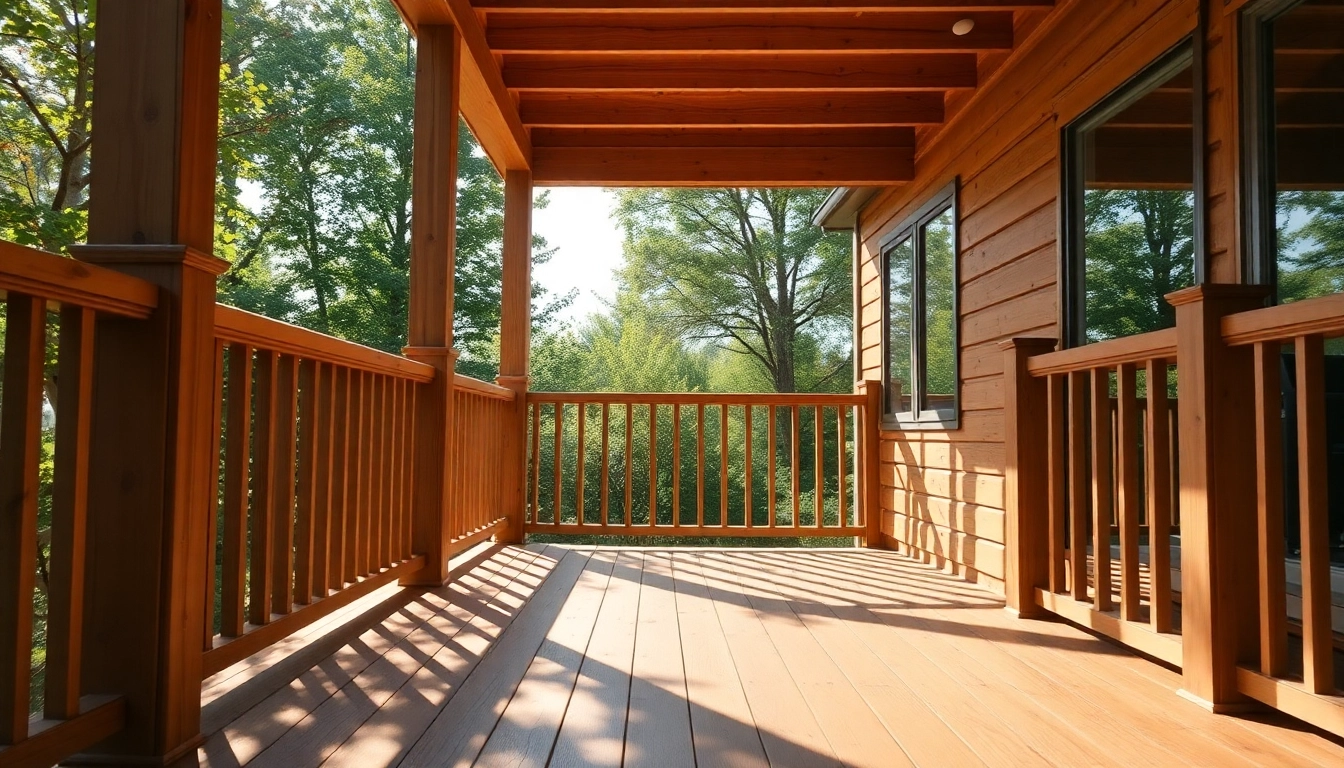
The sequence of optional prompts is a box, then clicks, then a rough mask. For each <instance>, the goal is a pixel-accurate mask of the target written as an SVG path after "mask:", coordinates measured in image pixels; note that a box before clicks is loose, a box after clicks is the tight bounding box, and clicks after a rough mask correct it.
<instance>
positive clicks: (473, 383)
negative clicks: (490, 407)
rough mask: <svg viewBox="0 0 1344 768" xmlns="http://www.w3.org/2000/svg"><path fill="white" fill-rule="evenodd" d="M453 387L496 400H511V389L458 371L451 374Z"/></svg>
mask: <svg viewBox="0 0 1344 768" xmlns="http://www.w3.org/2000/svg"><path fill="white" fill-rule="evenodd" d="M453 388H454V389H464V390H467V391H469V392H475V393H476V394H478V395H485V396H486V397H492V398H494V399H496V400H505V401H512V400H513V390H512V389H508V388H506V387H501V386H499V385H498V384H491V383H490V382H488V381H481V380H480V379H473V378H472V377H470V376H464V375H462V374H460V373H457V374H454V375H453Z"/></svg>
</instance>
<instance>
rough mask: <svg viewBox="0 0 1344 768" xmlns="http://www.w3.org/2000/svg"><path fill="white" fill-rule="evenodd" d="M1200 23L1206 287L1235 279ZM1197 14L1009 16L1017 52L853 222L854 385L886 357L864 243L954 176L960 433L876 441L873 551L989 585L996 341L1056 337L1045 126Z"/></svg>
mask: <svg viewBox="0 0 1344 768" xmlns="http://www.w3.org/2000/svg"><path fill="white" fill-rule="evenodd" d="M1212 16H1213V18H1212V19H1211V21H1210V24H1209V27H1210V32H1209V34H1208V41H1209V46H1208V50H1207V53H1206V62H1207V70H1208V77H1209V84H1208V86H1207V90H1208V93H1209V94H1210V98H1209V99H1208V104H1209V112H1210V119H1209V122H1210V131H1209V144H1210V152H1209V156H1208V158H1209V159H1208V162H1209V165H1210V173H1209V182H1208V183H1209V188H1208V189H1209V191H1208V200H1209V203H1210V205H1209V214H1210V215H1209V219H1210V221H1209V236H1208V239H1209V244H1210V245H1209V248H1208V249H1207V251H1208V253H1209V255H1210V259H1211V262H1210V264H1209V265H1208V266H1209V274H1210V275H1211V276H1213V277H1214V278H1215V279H1219V280H1235V279H1236V276H1237V273H1238V269H1237V263H1236V253H1237V252H1238V251H1237V247H1236V245H1235V240H1236V238H1235V230H1236V226H1237V223H1236V220H1235V210H1234V209H1235V204H1234V203H1233V202H1232V201H1234V200H1235V195H1234V194H1233V189H1232V188H1233V186H1234V184H1235V176H1236V170H1235V169H1236V158H1235V150H1234V149H1229V148H1235V147H1236V146H1237V142H1236V136H1235V135H1233V134H1234V132H1235V131H1236V125H1235V122H1236V121H1235V119H1233V117H1234V116H1235V114H1236V113H1235V103H1234V102H1235V96H1236V84H1235V83H1234V82H1231V79H1232V78H1233V77H1234V75H1235V70H1236V67H1235V63H1236V62H1235V57H1234V56H1233V55H1232V53H1231V52H1230V51H1231V49H1232V48H1233V47H1234V45H1233V44H1234V43H1235V40H1233V39H1231V37H1230V32H1231V30H1233V29H1234V26H1235V25H1234V24H1232V23H1231V22H1230V21H1229V20H1225V19H1224V17H1223V15H1222V12H1221V10H1215V11H1214V12H1213V14H1212ZM1197 18H1198V2H1197V0H1165V1H1164V0H1133V1H1132V2H1125V3H1104V4H1097V3H1092V2H1085V1H1081V0H1074V1H1073V2H1061V3H1059V5H1058V7H1056V9H1055V10H1054V11H1053V12H1051V13H1050V14H1049V15H1047V16H1045V17H1044V18H1040V17H1037V16H1028V17H1024V18H1022V19H1019V23H1018V29H1017V33H1018V35H1019V37H1018V48H1017V49H1016V50H1015V51H1014V52H1013V53H1012V54H1011V56H1009V57H1007V59H1006V60H1004V59H1002V58H1000V59H998V60H994V59H991V58H990V57H988V56H986V57H982V61H981V71H982V79H983V81H984V87H982V88H980V89H979V90H977V91H976V92H975V93H974V94H973V95H970V96H969V98H968V99H964V103H957V104H955V105H952V104H949V110H948V111H949V114H952V113H953V112H954V110H955V115H954V116H953V117H952V118H951V120H950V121H949V122H948V123H947V125H946V126H944V127H943V128H941V129H939V130H938V132H937V133H936V134H933V135H931V136H929V137H928V140H927V141H924V142H921V145H920V149H919V151H918V154H917V156H916V160H915V179H914V181H912V182H911V183H909V184H906V185H902V186H899V187H892V188H888V189H886V190H883V191H882V192H881V193H879V194H878V195H877V196H876V197H875V198H874V199H873V200H872V202H870V203H869V204H868V206H867V207H866V208H865V209H864V211H863V212H862V213H861V214H860V217H859V230H860V237H859V241H860V243H861V245H860V251H859V255H860V267H859V284H860V289H859V291H858V296H859V307H858V322H859V334H858V338H859V340H860V342H859V346H860V354H859V360H860V365H859V368H860V372H861V376H862V378H865V379H876V378H880V377H881V373H882V366H883V365H884V362H885V361H884V360H883V356H882V347H881V335H882V330H881V327H882V326H881V320H882V291H881V280H880V274H881V272H880V262H879V260H878V259H879V243H880V242H881V240H882V238H883V237H884V236H886V235H887V234H889V233H890V232H891V231H892V230H893V229H894V228H895V227H897V226H899V225H900V223H901V221H902V220H904V219H905V218H906V217H907V216H909V215H910V214H911V213H912V212H913V211H914V210H915V209H917V208H918V207H919V206H920V205H921V204H922V203H924V202H925V201H926V200H927V199H928V198H929V196H930V195H933V194H935V193H936V192H937V190H938V189H940V188H942V187H943V186H944V185H946V184H947V183H948V182H949V181H950V180H952V179H953V178H954V177H956V178H958V179H959V180H960V200H959V203H960V220H959V221H958V222H957V225H958V226H957V237H958V241H959V246H960V247H959V254H960V286H959V288H960V301H961V307H960V322H961V353H960V363H961V398H962V420H961V428H960V429H958V430H955V431H950V432H927V431H926V432H910V431H906V432H899V433H898V432H884V433H883V435H884V439H883V440H882V445H881V459H882V466H881V483H882V489H881V507H882V515H881V530H882V534H883V541H884V543H885V544H886V545H887V546H891V547H895V548H896V549H899V550H900V551H902V552H907V553H910V554H913V555H915V556H917V557H920V558H922V559H924V560H926V561H928V562H932V563H935V564H937V565H938V566H940V567H943V568H945V569H947V570H950V571H952V572H954V573H957V574H960V575H962V576H964V577H966V578H968V579H970V580H973V581H976V582H979V583H981V584H984V585H987V586H989V587H991V588H993V589H998V590H1002V588H1003V578H1004V546H1003V544H1004V527H1005V526H1004V513H1003V509H1004V506H1005V504H1004V477H1003V467H1004V462H1005V456H1004V445H1003V440H1004V411H1003V408H1004V399H1003V393H1004V382H1003V352H1002V351H1001V350H1000V349H999V346H998V344H999V342H1001V341H1003V340H1005V339H1008V338H1012V337H1020V336H1036V337H1052V338H1053V337H1056V336H1057V333H1058V323H1059V298H1060V297H1059V288H1058V272H1059V259H1060V257H1059V248H1058V232H1059V228H1060V220H1059V192H1060V129H1061V128H1062V127H1063V126H1065V125H1067V124H1068V122H1069V121H1071V120H1072V119H1074V118H1075V117H1077V116H1078V115H1080V114H1082V113H1083V112H1085V111H1086V110H1087V109H1088V108H1090V107H1091V106H1092V105H1094V104H1095V103H1097V102H1098V101H1100V100H1101V99H1102V98H1104V97H1105V96H1106V95H1107V94H1109V93H1110V92H1111V91H1113V90H1114V89H1116V88H1117V87H1119V86H1120V85H1121V84H1123V83H1124V82H1125V81H1126V80H1127V79H1129V78H1130V77H1132V76H1133V75H1135V74H1137V73H1138V72H1140V71H1141V70H1143V68H1144V67H1146V66H1147V65H1148V64H1149V63H1151V62H1152V61H1154V60H1155V59H1157V58H1158V57H1160V56H1161V55H1162V53H1163V52H1165V51H1167V50H1168V49H1170V48H1171V47H1173V46H1175V45H1176V44H1178V43H1179V42H1180V41H1181V40H1182V39H1183V38H1185V37H1186V36H1187V35H1190V34H1192V33H1194V31H1195V29H1196V26H1197ZM986 70H988V71H986ZM1230 102H1231V103H1230Z"/></svg>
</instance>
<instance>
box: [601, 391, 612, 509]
mask: <svg viewBox="0 0 1344 768" xmlns="http://www.w3.org/2000/svg"><path fill="white" fill-rule="evenodd" d="M610 472H611V406H610V405H608V404H607V403H603V404H602V527H603V528H606V527H607V523H608V522H610V520H611V482H610Z"/></svg>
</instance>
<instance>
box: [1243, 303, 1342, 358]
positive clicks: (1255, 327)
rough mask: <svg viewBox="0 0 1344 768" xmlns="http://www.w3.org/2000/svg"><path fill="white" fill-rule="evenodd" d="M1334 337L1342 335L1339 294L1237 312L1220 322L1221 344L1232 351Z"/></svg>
mask: <svg viewBox="0 0 1344 768" xmlns="http://www.w3.org/2000/svg"><path fill="white" fill-rule="evenodd" d="M1337 333H1344V294H1340V293H1336V294H1333V295H1331V296H1321V297H1318V298H1315V299H1304V300H1302V301H1295V302H1293V303H1292V304H1280V305H1278V306H1274V307H1265V308H1264V309H1252V310H1250V311H1247V312H1238V313H1236V314H1233V315H1228V316H1226V317H1224V318H1223V321H1222V334H1223V341H1224V343H1226V344H1227V345H1228V346H1232V347H1238V346H1243V345H1246V344H1255V343H1257V342H1261V341H1280V340H1287V339H1293V338H1296V337H1298V336H1313V335H1321V336H1328V335H1330V334H1337Z"/></svg>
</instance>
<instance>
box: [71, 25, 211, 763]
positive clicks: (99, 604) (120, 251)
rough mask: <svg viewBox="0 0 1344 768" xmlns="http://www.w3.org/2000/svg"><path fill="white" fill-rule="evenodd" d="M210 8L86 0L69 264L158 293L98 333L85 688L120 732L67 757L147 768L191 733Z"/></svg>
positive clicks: (201, 497) (202, 470) (173, 752)
mask: <svg viewBox="0 0 1344 768" xmlns="http://www.w3.org/2000/svg"><path fill="white" fill-rule="evenodd" d="M220 20H221V2H220V0H122V1H121V2H116V3H105V4H103V5H102V6H100V7H99V13H98V26H97V31H96V48H97V50H98V67H97V68H96V70H95V74H94V87H93V92H94V93H95V94H96V96H95V100H94V108H93V124H94V126H95V131H96V135H97V137H98V138H97V148H96V150H95V151H94V153H93V155H92V158H91V159H92V163H93V165H92V179H93V181H92V185H91V190H90V200H89V203H90V204H89V235H88V240H89V242H90V243H93V244H96V245H90V246H87V247H84V248H81V249H78V250H77V252H76V257H77V258H79V259H81V260H85V261H90V262H94V263H99V264H102V265H103V266H106V267H109V268H112V269H116V270H119V271H123V272H126V273H128V274H132V275H135V276H137V277H140V278H142V279H145V280H148V281H150V282H152V283H155V284H156V285H158V286H159V287H160V304H159V308H158V310H156V312H155V314H154V316H153V317H151V318H150V319H148V320H143V321H140V320H128V319H120V318H111V317H105V318H101V319H100V320H99V321H98V324H97V327H96V337H97V349H96V352H95V354H96V358H97V359H96V362H95V366H94V370H95V377H96V378H95V380H94V383H93V392H94V395H93V397H94V402H93V406H92V409H91V414H92V419H93V421H92V422H91V436H90V447H89V492H88V499H89V501H88V505H89V507H88V539H87V541H88V545H87V546H88V549H87V553H88V554H87V560H86V568H87V572H88V583H87V586H86V590H87V591H86V601H85V605H86V613H85V625H84V626H85V635H86V637H88V638H93V639H94V640H95V641H93V642H87V643H85V645H84V663H83V679H84V691H83V692H84V693H87V694H119V695H123V696H125V697H126V701H127V707H126V712H127V720H126V727H125V729H124V730H122V731H121V732H120V733H118V734H117V735H116V736H114V737H112V738H110V739H108V740H107V741H105V742H103V743H102V744H99V745H98V746H97V747H95V748H94V749H93V750H90V754H86V755H81V756H78V757H76V758H73V759H72V760H71V761H70V762H97V763H116V764H119V765H124V764H132V765H134V764H146V765H156V764H165V763H168V762H171V761H173V760H175V759H176V758H178V757H179V756H182V755H187V754H190V753H191V751H192V750H194V749H195V748H196V746H197V744H199V742H200V703H201V690H200V686H201V676H202V666H201V647H200V637H201V632H202V630H203V628H204V626H205V622H206V621H207V619H206V616H207V611H206V605H205V596H206V594H207V588H206V579H207V578H208V570H207V568H206V562H205V561H206V552H207V547H206V537H207V532H208V530H209V526H208V520H207V519H206V515H205V514H204V511H205V510H207V509H209V500H210V495H211V494H212V493H214V489H215V480H214V478H213V477H211V473H210V467H211V466H212V457H211V455H210V453H211V451H210V446H211V443H212V439H211V438H212V435H213V430H214V429H216V428H217V425H215V424H213V423H212V418H211V413H212V410H211V397H212V395H213V393H214V377H215V376H216V374H217V371H216V370H215V361H214V308H215V279H216V277H217V276H218V275H219V274H220V273H222V272H223V271H224V269H225V268H226V267H227V264H226V263H225V262H223V261H221V260H219V259H216V258H214V257H213V256H210V255H209V253H210V251H211V250H212V248H213V241H214V201H215V175H216V162H217V157H216V146H217V134H218V118H219V55H220V34H221V21H220Z"/></svg>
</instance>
